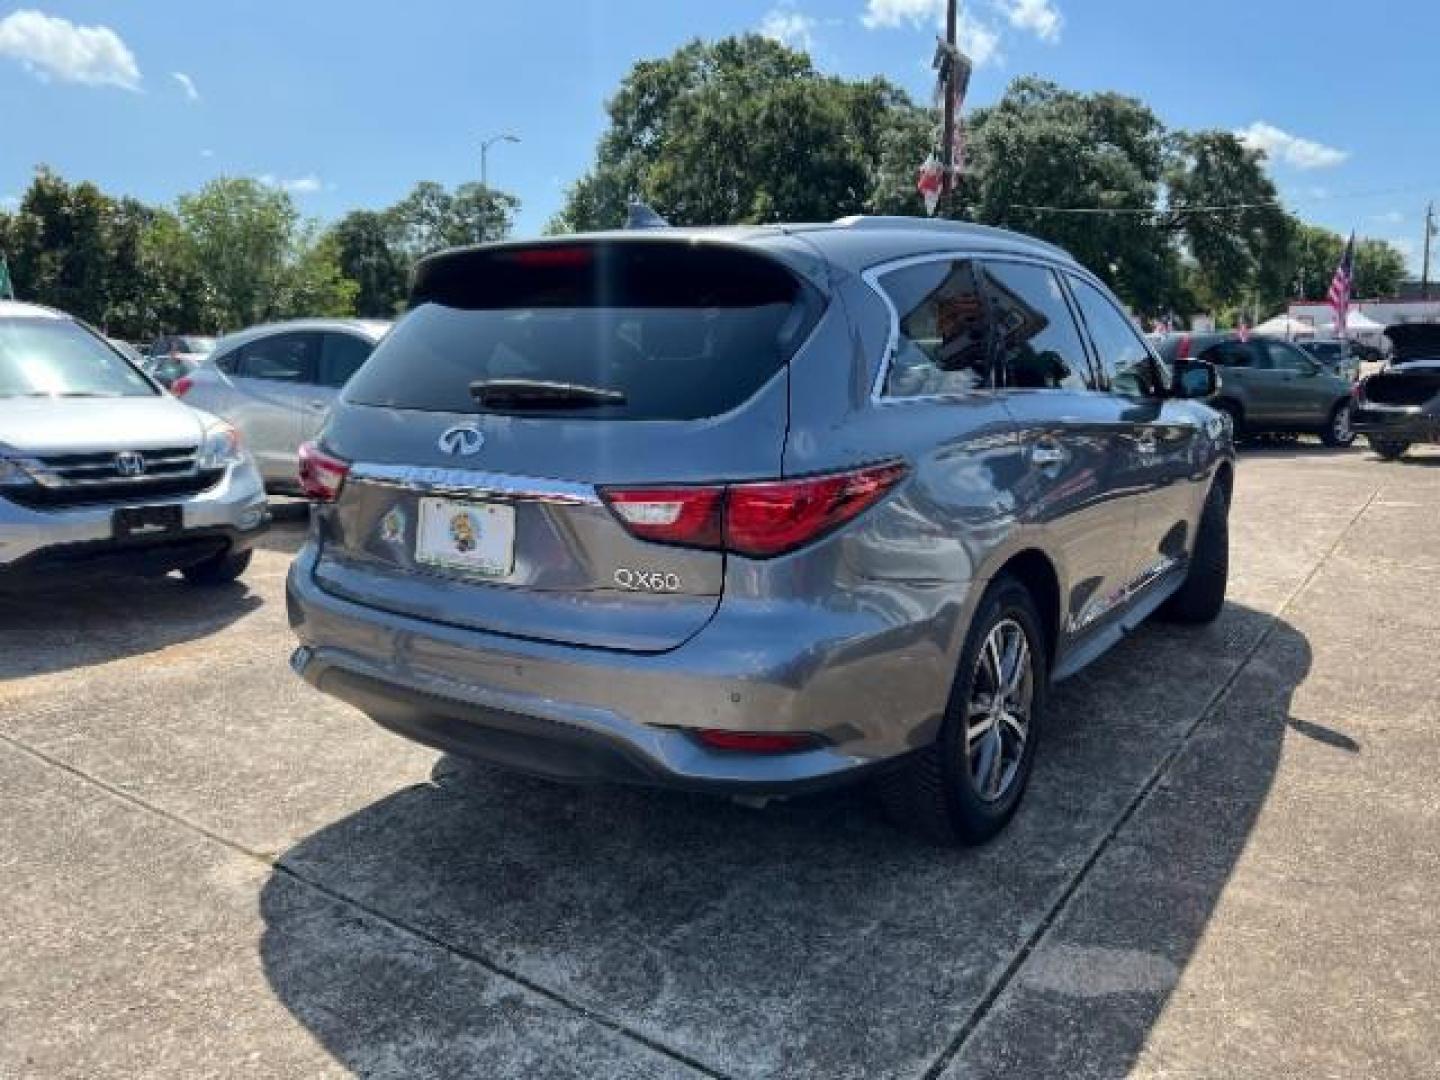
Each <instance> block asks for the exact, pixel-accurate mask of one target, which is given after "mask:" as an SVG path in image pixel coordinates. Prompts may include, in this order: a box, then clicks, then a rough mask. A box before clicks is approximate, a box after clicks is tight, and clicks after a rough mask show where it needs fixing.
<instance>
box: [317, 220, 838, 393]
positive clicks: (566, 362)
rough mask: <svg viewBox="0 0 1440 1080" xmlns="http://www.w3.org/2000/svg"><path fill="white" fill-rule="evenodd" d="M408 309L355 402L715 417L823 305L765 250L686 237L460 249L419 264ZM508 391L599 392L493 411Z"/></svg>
mask: <svg viewBox="0 0 1440 1080" xmlns="http://www.w3.org/2000/svg"><path fill="white" fill-rule="evenodd" d="M411 299H412V304H413V305H414V307H413V310H412V311H411V312H410V313H409V314H408V315H406V316H405V317H404V318H403V319H401V320H400V322H399V323H397V324H396V326H395V328H394V329H393V330H392V331H391V332H390V334H389V335H388V336H387V337H386V338H385V340H384V341H383V342H382V343H381V344H380V345H379V347H378V348H376V350H375V352H374V353H373V354H372V355H371V357H370V361H369V362H368V363H367V364H366V365H365V366H364V367H363V368H361V370H360V371H359V373H358V374H357V375H356V376H355V378H354V379H353V380H351V382H350V384H349V386H348V387H347V389H346V391H345V399H346V400H347V401H350V402H353V403H355V404H361V405H383V406H391V407H394V408H401V409H419V410H426V411H437V412H503V413H506V414H510V415H526V416H535V415H543V416H556V417H563V418H565V419H567V420H569V419H604V420H696V419H701V418H705V417H711V416H718V415H720V414H721V413H725V412H728V411H730V410H731V409H733V408H735V407H737V406H739V405H741V404H743V403H744V402H745V401H747V400H748V399H749V398H750V397H752V396H753V395H754V394H755V393H756V392H757V391H758V390H759V389H760V388H761V387H762V386H763V385H764V384H765V383H767V382H768V381H769V380H770V379H771V378H773V377H774V376H775V374H776V373H777V372H778V371H779V370H780V369H781V368H782V367H783V366H784V365H785V364H786V363H787V362H788V361H789V359H790V357H791V356H792V355H793V354H794V352H795V350H796V349H798V348H799V346H800V344H801V343H802V342H803V341H804V339H805V336H806V335H807V334H808V333H809V331H810V329H811V327H813V325H814V323H815V320H816V319H817V318H818V316H819V311H820V306H821V305H820V301H819V298H818V294H817V293H815V291H814V290H813V289H811V288H810V287H809V286H808V285H805V284H803V283H802V282H801V281H800V280H799V279H798V278H796V277H795V276H794V275H792V274H791V273H790V272H789V271H788V270H786V269H785V268H784V267H782V266H780V265H779V264H778V263H775V262H773V261H772V260H770V259H768V258H766V257H764V256H762V255H758V254H755V253H753V252H749V251H744V250H739V249H734V248H729V247H724V246H721V245H715V244H691V243H677V242H674V241H664V242H643V241H627V242H614V243H603V242H602V243H586V244H542V245H535V246H532V247H523V248H491V249H479V250H472V251H462V252H456V253H452V254H449V255H443V256H439V257H437V258H435V259H432V260H430V261H429V262H428V263H426V264H424V265H422V267H421V268H420V271H419V273H418V274H417V278H416V284H415V290H414V293H413V294H412V298H411ZM496 382H499V383H504V384H513V385H523V386H529V385H536V384H558V385H561V386H566V387H579V388H584V389H586V390H593V391H598V392H599V393H598V394H595V395H592V397H591V398H590V399H588V400H587V399H585V398H584V397H583V396H578V395H576V396H572V397H570V398H566V399H565V400H562V401H556V400H550V401H548V402H547V401H538V400H537V401H526V400H524V398H523V395H521V397H519V398H512V399H511V400H505V401H500V402H497V401H493V400H491V401H486V402H484V403H482V401H481V400H480V399H481V398H483V397H485V394H484V390H483V386H484V384H486V383H496ZM476 386H479V387H481V389H480V390H478V391H477V390H476V389H472V388H474V387H476Z"/></svg>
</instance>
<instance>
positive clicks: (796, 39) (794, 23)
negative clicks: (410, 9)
mask: <svg viewBox="0 0 1440 1080" xmlns="http://www.w3.org/2000/svg"><path fill="white" fill-rule="evenodd" d="M760 33H761V35H762V36H764V37H767V38H770V39H771V40H772V41H778V42H780V44H781V45H788V46H789V47H790V48H792V49H799V50H800V51H801V52H807V53H808V52H814V51H815V20H814V19H813V18H812V17H811V16H809V15H806V14H804V13H802V12H799V11H796V10H794V9H793V8H784V7H777V8H771V9H770V10H769V11H767V12H766V13H765V17H764V18H763V19H761V20H760Z"/></svg>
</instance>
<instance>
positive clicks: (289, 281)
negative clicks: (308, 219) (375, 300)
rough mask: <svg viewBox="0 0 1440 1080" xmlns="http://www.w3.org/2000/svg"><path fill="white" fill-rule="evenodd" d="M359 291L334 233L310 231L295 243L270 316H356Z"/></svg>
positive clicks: (311, 229) (290, 317) (289, 317)
mask: <svg viewBox="0 0 1440 1080" xmlns="http://www.w3.org/2000/svg"><path fill="white" fill-rule="evenodd" d="M359 291H360V286H359V285H358V284H356V283H355V282H354V281H352V280H351V279H350V278H348V277H346V276H345V274H344V272H343V271H342V269H341V266H340V245H339V242H338V241H337V240H336V238H335V236H334V234H333V233H325V234H323V235H322V234H318V233H317V231H316V230H315V229H314V228H313V227H312V228H308V229H306V230H304V231H303V232H302V233H301V234H300V235H299V236H297V237H296V239H295V241H294V247H293V251H292V255H291V257H290V258H289V259H288V260H287V262H286V265H285V268H284V270H283V271H282V273H281V275H280V281H279V287H278V288H277V290H276V295H275V298H274V301H273V304H272V307H271V310H270V312H269V317H270V318H275V319H292V318H303V317H309V316H322V315H337V316H338V315H353V314H355V296H356V294H357V293H358V292H359ZM392 314H393V313H392Z"/></svg>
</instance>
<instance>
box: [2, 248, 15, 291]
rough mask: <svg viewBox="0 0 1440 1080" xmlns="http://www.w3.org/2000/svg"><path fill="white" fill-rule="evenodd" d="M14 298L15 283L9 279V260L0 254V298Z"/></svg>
mask: <svg viewBox="0 0 1440 1080" xmlns="http://www.w3.org/2000/svg"><path fill="white" fill-rule="evenodd" d="M14 299H15V284H14V282H12V281H11V280H10V262H9V260H8V259H6V258H5V256H4V255H0V300H14Z"/></svg>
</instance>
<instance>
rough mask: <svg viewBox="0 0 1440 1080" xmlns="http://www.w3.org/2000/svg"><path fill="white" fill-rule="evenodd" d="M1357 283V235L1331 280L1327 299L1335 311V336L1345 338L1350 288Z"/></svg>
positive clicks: (1353, 236) (1346, 246) (1351, 241)
mask: <svg viewBox="0 0 1440 1080" xmlns="http://www.w3.org/2000/svg"><path fill="white" fill-rule="evenodd" d="M1354 282H1355V234H1354V233H1353V232H1352V233H1351V234H1350V240H1349V242H1348V243H1346V245H1345V254H1343V255H1341V256H1340V265H1339V266H1337V267H1336V268H1335V276H1334V277H1333V278H1331V280H1330V295H1329V296H1328V297H1327V298H1326V299H1328V300H1329V302H1330V307H1331V308H1332V309H1334V311H1335V336H1336V337H1338V338H1340V339H1341V340H1342V341H1343V340H1344V338H1345V324H1346V322H1347V321H1348V319H1349V316H1350V288H1351V286H1352V285H1353V284H1354Z"/></svg>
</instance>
